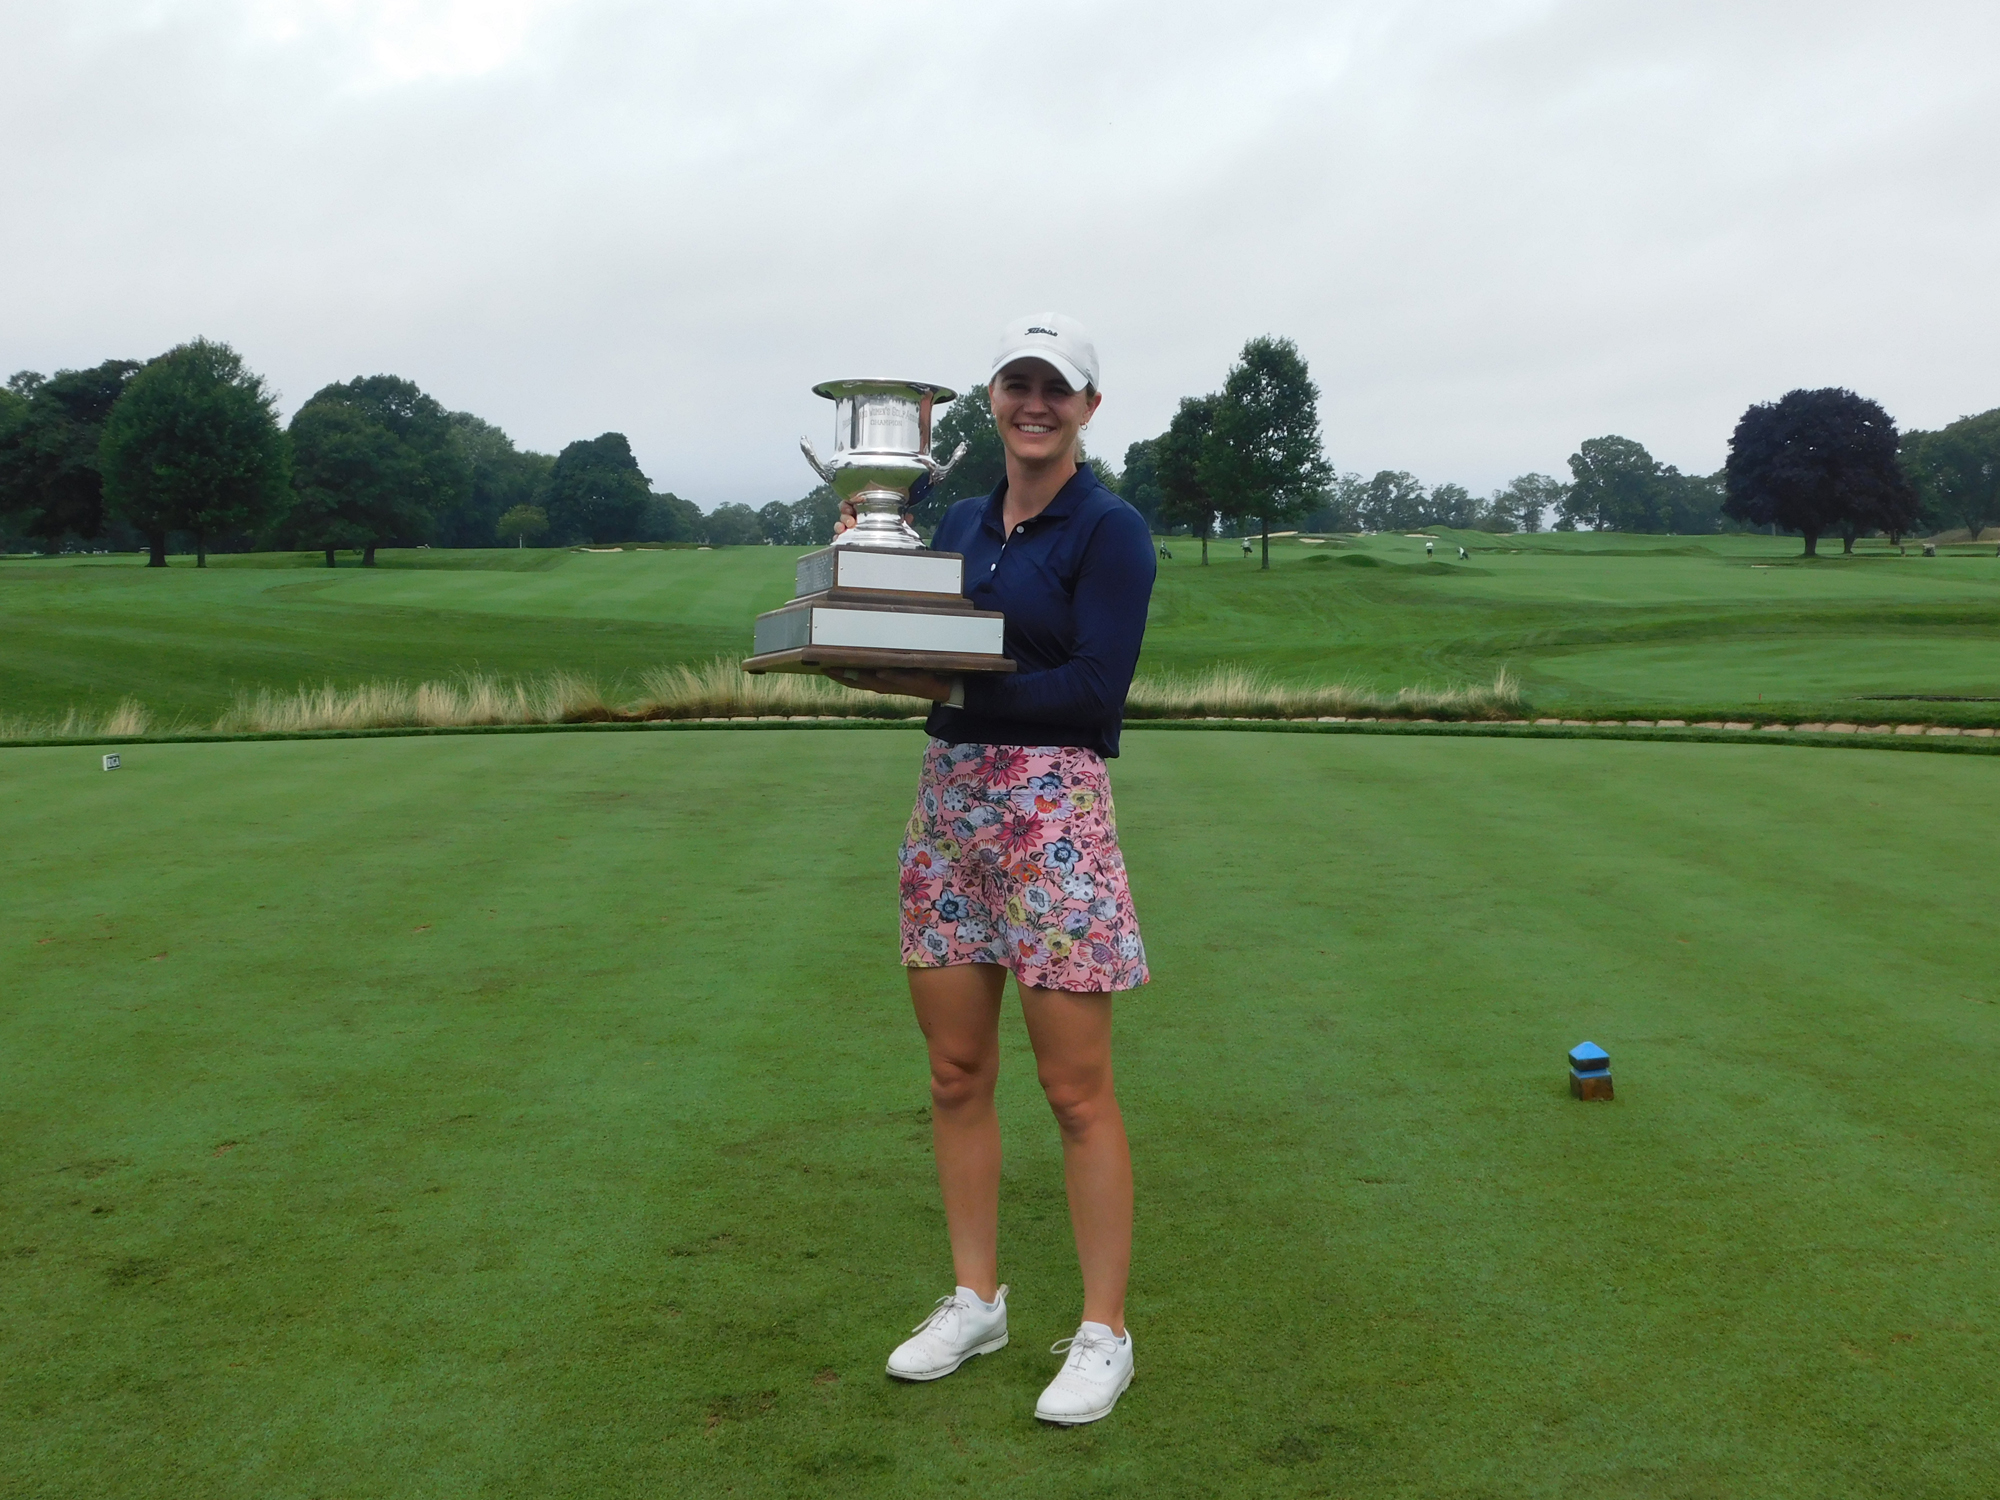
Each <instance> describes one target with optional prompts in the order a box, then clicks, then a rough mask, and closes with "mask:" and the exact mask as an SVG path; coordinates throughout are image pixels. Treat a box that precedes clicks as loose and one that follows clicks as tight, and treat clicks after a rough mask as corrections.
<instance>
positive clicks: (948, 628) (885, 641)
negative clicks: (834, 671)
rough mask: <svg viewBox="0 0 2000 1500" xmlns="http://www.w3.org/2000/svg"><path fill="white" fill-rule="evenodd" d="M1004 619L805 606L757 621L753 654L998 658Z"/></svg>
mask: <svg viewBox="0 0 2000 1500" xmlns="http://www.w3.org/2000/svg"><path fill="white" fill-rule="evenodd" d="M1005 628H1006V621H1004V620H1002V619H1001V618H1000V617H999V616H998V615H978V614H958V613H954V614H936V615H933V614H924V613H921V612H918V611H915V610H890V609H843V608H841V607H839V606H837V605H827V604H807V605H802V606H800V607H798V608H796V609H776V610H772V611H771V612H770V613H769V614H764V615H759V616H758V617H757V634H756V642H755V654H756V655H758V656H763V655H766V654H767V653H769V652H773V651H790V650H793V649H795V648H797V647H800V646H855V647H861V648H864V649H870V650H887V651H936V652H952V653H962V654H968V655H978V656H999V655H1001V654H1002V647H1003V635H1004V631H1005Z"/></svg>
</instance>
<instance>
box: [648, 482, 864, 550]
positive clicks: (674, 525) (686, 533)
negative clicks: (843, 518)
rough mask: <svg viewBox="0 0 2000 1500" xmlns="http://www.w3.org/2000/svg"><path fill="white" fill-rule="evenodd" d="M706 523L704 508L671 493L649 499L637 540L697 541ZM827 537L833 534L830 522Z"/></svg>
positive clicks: (649, 496) (656, 495) (652, 496)
mask: <svg viewBox="0 0 2000 1500" xmlns="http://www.w3.org/2000/svg"><path fill="white" fill-rule="evenodd" d="M704 524H705V522H704V518H703V516H702V513H701V507H700V506H698V505H696V504H695V503H694V502H693V501H692V500H683V499H681V497H680V496H679V495H676V494H673V493H671V492H669V493H666V494H654V495H648V496H647V497H646V509H645V513H644V516H643V518H642V519H641V520H640V522H639V534H638V537H637V538H636V540H638V541H642V542H698V541H700V540H701V535H702V527H703V525H704ZM828 535H829V536H830V535H832V530H831V524H830V523H829V528H828Z"/></svg>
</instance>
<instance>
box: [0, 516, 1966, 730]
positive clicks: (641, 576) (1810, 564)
mask: <svg viewBox="0 0 2000 1500" xmlns="http://www.w3.org/2000/svg"><path fill="white" fill-rule="evenodd" d="M1438 536H1439V541H1438V550H1437V556H1436V558H1435V559H1431V560H1427V559H1426V558H1425V556H1424V553H1423V541H1422V540H1421V539H1420V538H1415V537H1404V536H1382V537H1367V538H1359V539H1355V538H1346V539H1333V540H1331V541H1328V542H1325V543H1321V544H1319V545H1314V544H1313V543H1310V542H1304V541H1296V540H1292V539H1289V538H1287V539H1281V540H1280V541H1278V542H1277V543H1275V544H1274V546H1273V548H1272V568H1271V570H1270V571H1269V572H1263V571H1260V570H1259V569H1258V568H1257V567H1256V565H1255V563H1254V561H1247V560H1245V559H1244V558H1243V557H1242V556H1241V554H1240V551H1239V549H1237V548H1236V547H1235V546H1234V545H1233V544H1217V545H1216V546H1214V547H1213V548H1212V549H1211V553H1212V557H1213V562H1212V564H1211V565H1210V566H1209V567H1206V568H1203V567H1202V566H1200V563H1199V556H1200V549H1199V547H1198V545H1195V544H1190V543H1189V542H1188V541H1187V540H1186V539H1185V538H1176V539H1174V541H1173V543H1172V549H1173V552H1174V556H1173V558H1172V560H1171V561H1168V562H1163V563H1162V565H1161V573H1160V581H1159V585H1158V588H1157V590H1156V592H1155V596H1154V603H1153V610H1152V620H1151V624H1150V627H1149V629H1148V631H1147V636H1146V649H1145V656H1144V658H1143V660H1142V662H1141V670H1142V672H1163V671H1183V672H1196V671H1201V670H1205V669H1207V668H1209V667H1213V666H1217V665H1230V666H1244V667H1252V668H1259V669H1262V670H1264V671H1266V672H1268V673H1270V674H1271V675H1272V676H1274V677H1275V678H1277V679H1280V680H1282V681H1287V682H1319V683H1324V682H1336V681H1345V682H1351V683H1353V684H1355V685H1356V686H1359V687H1363V688H1367V689H1370V690H1386V691H1394V690H1395V689H1398V688H1401V687H1404V686H1410V685H1414V684H1418V683H1429V684H1434V685H1438V686H1443V685H1447V684H1451V683H1459V682H1488V681H1491V679H1492V677H1493V674H1494V673H1495V672H1497V671H1499V670H1501V669H1503V668H1505V669H1507V670H1509V671H1511V672H1513V673H1514V674H1515V675H1516V677H1517V678H1518V679H1519V680H1520V682H1521V684H1522V686H1523V689H1524V691H1525V692H1526V694H1527V697H1528V700H1529V702H1530V703H1531V704H1533V705H1534V706H1535V707H1536V708H1537V709H1538V710H1541V711H1546V712H1555V713H1559V714H1564V715H1571V716H1577V715H1580V716H1584V717H1598V716H1619V717H1635V716H1636V717H1644V716H1647V714H1648V713H1652V714H1654V715H1655V716H1658V715H1667V714H1688V715H1691V716H1693V717H1702V716H1704V715H1707V714H1713V713H1722V714H1733V713H1735V712H1736V711H1737V710H1738V709H1740V708H1743V707H1748V706H1754V705H1755V704H1757V703H1758V702H1759V701H1760V700H1761V701H1762V702H1763V703H1764V704H1765V705H1766V706H1767V707H1771V708H1777V707H1780V706H1782V707H1783V708H1785V709H1786V710H1787V711H1791V712H1793V714H1794V716H1795V717H1799V718H1819V719H1826V718H1835V719H1845V718H1853V717H1856V716H1858V715H1864V714H1868V713H1881V712H1883V710H1881V709H1880V708H1879V706H1878V707H1877V708H1875V709H1872V710H1871V709H1869V708H1867V707H1865V706H1863V705H1862V704H1860V703H1858V702H1857V701H1856V700H1858V699H1861V698H1864V697H1866V696H1867V695H1874V694H1906V695H1945V696H1953V697H1959V698H1975V699H1977V698H1986V699H1994V698H2000V559H1996V558H1994V557H1993V556H1991V550H1992V549H1991V548H1986V549H1984V550H1981V549H1976V548H1960V549H1957V551H1956V552H1954V551H1953V549H1950V548H1947V549H1945V550H1946V554H1947V555H1944V556H1940V557H1936V558H1924V557H1920V556H1916V555H1911V556H1906V557H1898V556H1896V555H1895V554H1894V553H1893V552H1892V551H1891V550H1890V549H1887V548H1885V547H1884V546H1882V545H1881V544H1880V543H1879V542H1878V543H1870V544H1864V546H1863V548H1862V550H1861V554H1860V555H1857V556H1855V557H1852V558H1842V557H1839V556H1837V555H1834V556H1828V557H1824V558H1821V559H1818V560H1815V561H1806V560H1802V559H1800V558H1799V557H1798V555H1797V553H1798V543H1797V541H1796V540H1794V539H1791V538H1784V537H1779V538H1772V537H1759V536H1742V535H1736V536H1721V537H1634V536H1612V535H1601V534H1594V533H1567V534H1554V533H1541V534H1536V535H1531V536H1519V537H1516V536H1502V537H1495V536H1488V535H1485V534H1483V533H1477V532H1466V533H1450V532H1441V533H1438ZM1461 543H1462V544H1464V545H1465V546H1466V547H1467V548H1468V549H1470V552H1471V556H1470V558H1469V559H1468V560H1467V561H1465V562H1460V561H1459V560H1458V558H1457V550H1458V547H1459V545H1460V544H1461ZM796 556H797V554H796V553H795V552H792V551H790V550H788V549H782V548H766V547H736V548H721V549H717V550H715V551H691V550H688V551H666V552H659V551H648V552H622V553H585V552H566V551H525V552H522V551H506V550H495V551H488V552H456V553H453V552H430V551H412V552H384V553H383V554H382V557H383V562H384V565H383V566H381V567H379V568H375V569H368V570H364V569H360V568H357V567H351V566H349V567H342V568H339V569H336V570H333V571H328V570H326V569H324V568H318V567H310V566H306V565H305V564H308V563H313V562H316V561H317V555H316V554H314V555H310V556H308V557H304V558H301V557H297V556H292V555H284V556H264V557H224V558H217V559H215V562H216V566H214V567H211V568H209V569H207V570H205V571H197V570H195V569H193V568H192V567H183V566H178V565H177V566H175V567H172V568H169V569H167V570H165V571H161V570H157V569H146V568H142V567H138V566H135V565H134V560H131V559H101V558H91V559H54V560H19V559H17V560H12V561H9V562H7V563H5V564H0V645H4V647H5V649H4V651H0V714H17V715H53V714H60V713H61V712H63V711H64V710H66V709H68V708H70V707H72V706H76V707H81V708H86V709H91V710H96V711H102V710H104V709H108V708H110V707H111V706H112V705H114V704H115V703H117V701H118V700H119V699H121V698H123V697H127V696H131V697H135V698H137V699H139V700H140V701H141V702H143V703H145V704H146V705H147V706H148V707H150V708H151V709H152V710H153V711H154V713H155V714H156V715H157V716H159V717H160V718H162V719H169V720H171V719H173V718H175V717H182V716H184V717H186V718H187V719H189V720H190V721H192V722H195V723H201V724H206V723H210V722H212V721H213V720H214V719H215V717H216V716H217V715H218V714H219V713H220V712H221V711H222V710H223V709H225V708H227V707H228V705H229V703H230V701H231V700H232V698H233V697H234V696H235V695H236V693H237V692H238V691H240V690H244V689H254V688H258V687H274V688H278V689H282V690H287V691H289V690H290V689H292V688H295V687H297V686H299V685H301V684H318V683H320V682H324V681H331V682H334V683H336V684H338V685H341V686H352V685H355V684H357V683H361V682H365V681H369V680H371V679H391V678H393V679H402V680H418V679H423V678H449V677H452V676H455V675H458V674H463V673H469V672H484V673H491V674H498V675H501V676H505V677H512V676H528V675H534V674H538V673H546V672H554V671H569V672H578V673H582V674H585V675H588V676H591V677H594V678H596V679H597V680H598V681H599V682H600V683H601V684H602V685H603V688H604V690H605V692H606V694H607V696H608V697H609V698H610V699H611V700H612V701H614V702H615V701H624V700H625V699H626V698H627V697H629V696H630V695H631V694H632V693H633V692H634V691H635V690H636V687H637V684H638V682H639V679H640V676H641V674H643V673H644V672H645V671H646V669H648V668H651V667H656V666H661V665H670V664H674V663H695V662H704V661H708V660H710V659H712V658H714V657H716V656H724V657H734V656H737V655H740V654H741V653H742V652H743V651H744V650H746V649H747V643H748V640H749V630H750V621H751V619H752V618H753V617H754V616H755V615H756V613H757V612H758V611H759V610H763V609H769V608H773V607H775V606H776V605H778V604H780V603H782V602H783V601H784V600H785V599H786V598H787V597H789V595H790V593H791V584H792V565H793V561H794V559H795V557H796ZM1924 712H1926V713H1929V714H1932V715H1933V716H1940V717H1944V718H1946V719H1950V720H1953V721H1955V722H1984V723H1991V722H1994V721H1995V720H1996V719H2000V704H1995V703H1985V704H1978V703H1972V704H1961V705H1957V706H1952V705H1943V706H1938V707H1932V708H1929V709H1926V710H1924Z"/></svg>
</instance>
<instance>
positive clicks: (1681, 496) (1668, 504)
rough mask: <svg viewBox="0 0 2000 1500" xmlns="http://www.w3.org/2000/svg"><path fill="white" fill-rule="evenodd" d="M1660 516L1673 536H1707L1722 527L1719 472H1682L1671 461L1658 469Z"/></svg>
mask: <svg viewBox="0 0 2000 1500" xmlns="http://www.w3.org/2000/svg"><path fill="white" fill-rule="evenodd" d="M1660 496H1661V502H1660V504H1661V511H1660V514H1661V519H1662V520H1663V521H1664V522H1665V529H1666V530H1668V531H1670V532H1672V533H1673V534H1674V535H1676V536H1708V535H1710V534H1712V533H1714V532H1717V531H1720V530H1722V501H1723V481H1722V471H1721V470H1720V469H1718V470H1716V472H1715V473H1713V474H1683V473H1682V472H1681V471H1680V470H1679V469H1676V468H1675V467H1674V466H1673V465H1672V464H1668V465H1667V467H1666V468H1664V469H1662V470H1661V471H1660Z"/></svg>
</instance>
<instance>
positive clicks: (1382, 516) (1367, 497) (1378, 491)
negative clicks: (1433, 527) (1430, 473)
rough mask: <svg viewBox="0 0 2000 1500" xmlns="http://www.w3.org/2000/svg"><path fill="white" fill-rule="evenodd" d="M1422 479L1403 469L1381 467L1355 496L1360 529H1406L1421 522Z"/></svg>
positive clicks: (1422, 520)
mask: <svg viewBox="0 0 2000 1500" xmlns="http://www.w3.org/2000/svg"><path fill="white" fill-rule="evenodd" d="M1428 498H1429V497H1428V496H1427V495H1426V494H1425V493H1424V486H1423V482H1422V481H1421V480H1419V479H1418V478H1417V476H1416V475H1414V474H1411V473H1408V472H1406V471H1405V470H1402V469H1383V470H1381V471H1380V472H1379V473H1377V474H1376V475H1375V477H1374V478H1373V479H1370V480H1369V481H1368V482H1367V483H1365V484H1363V485H1361V486H1360V487H1359V489H1358V490H1357V491H1356V492H1355V495H1354V510H1355V517H1356V519H1357V520H1359V521H1360V523H1361V529H1362V530H1363V531H1409V530H1411V529H1413V528H1414V527H1418V526H1421V525H1423V524H1424V503H1425V501H1426V500H1427V499H1428Z"/></svg>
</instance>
